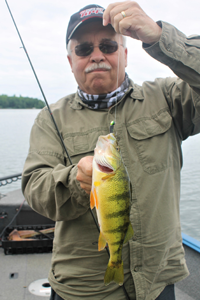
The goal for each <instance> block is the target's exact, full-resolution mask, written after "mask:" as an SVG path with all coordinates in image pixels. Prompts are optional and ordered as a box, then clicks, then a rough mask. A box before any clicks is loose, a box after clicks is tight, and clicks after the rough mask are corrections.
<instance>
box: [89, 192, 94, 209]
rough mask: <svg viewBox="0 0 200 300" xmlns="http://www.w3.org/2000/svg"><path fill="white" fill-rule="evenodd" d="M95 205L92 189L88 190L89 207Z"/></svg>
mask: <svg viewBox="0 0 200 300" xmlns="http://www.w3.org/2000/svg"><path fill="white" fill-rule="evenodd" d="M94 207H95V200H94V194H93V191H91V192H90V208H91V209H93V208H94Z"/></svg>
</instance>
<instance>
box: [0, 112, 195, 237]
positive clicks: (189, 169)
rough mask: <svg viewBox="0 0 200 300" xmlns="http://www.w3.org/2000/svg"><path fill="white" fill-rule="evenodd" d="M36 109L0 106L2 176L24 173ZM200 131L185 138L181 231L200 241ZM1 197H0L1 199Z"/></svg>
mask: <svg viewBox="0 0 200 300" xmlns="http://www.w3.org/2000/svg"><path fill="white" fill-rule="evenodd" d="M38 113H39V110H37V109H28V110H23V109H19V110H12V109H5V110H2V109H0V178H1V177H4V176H9V175H13V174H17V173H21V172H22V169H23V165H24V161H25V159H26V156H27V153H28V148H29V135H30V131H31V127H32V125H33V123H34V119H35V117H36V116H37V114H38ZM199 149H200V135H196V136H194V137H190V138H189V139H187V140H186V141H185V142H183V162H184V165H183V169H182V171H181V178H182V183H181V205H180V212H181V225H182V231H183V232H184V233H186V234H188V235H190V236H192V237H194V238H196V239H197V240H199V241H200V155H199V152H200V151H199ZM20 185H21V180H18V181H17V182H15V183H12V184H9V185H6V186H5V187H0V193H1V194H6V193H7V192H9V191H12V190H15V189H19V188H20ZM0 201H1V200H0Z"/></svg>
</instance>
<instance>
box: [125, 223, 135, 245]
mask: <svg viewBox="0 0 200 300" xmlns="http://www.w3.org/2000/svg"><path fill="white" fill-rule="evenodd" d="M133 235H134V231H133V227H132V225H131V222H130V223H129V226H128V229H127V232H126V235H125V238H124V242H123V244H125V243H127V242H128V241H129V240H130V239H131V238H132V237H133Z"/></svg>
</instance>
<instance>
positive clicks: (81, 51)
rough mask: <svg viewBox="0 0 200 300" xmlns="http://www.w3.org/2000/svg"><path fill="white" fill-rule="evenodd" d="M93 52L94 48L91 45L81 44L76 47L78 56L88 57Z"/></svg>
mask: <svg viewBox="0 0 200 300" xmlns="http://www.w3.org/2000/svg"><path fill="white" fill-rule="evenodd" d="M92 51H93V47H92V46H91V45H89V44H81V45H78V46H76V47H75V53H76V55H78V56H88V55H90V54H91V53H92Z"/></svg>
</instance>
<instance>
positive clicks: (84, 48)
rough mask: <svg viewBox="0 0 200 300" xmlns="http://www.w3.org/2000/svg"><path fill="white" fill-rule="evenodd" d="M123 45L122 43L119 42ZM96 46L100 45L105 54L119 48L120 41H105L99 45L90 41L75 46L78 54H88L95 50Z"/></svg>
mask: <svg viewBox="0 0 200 300" xmlns="http://www.w3.org/2000/svg"><path fill="white" fill-rule="evenodd" d="M119 45H121V46H123V45H122V44H119ZM94 47H99V50H100V51H101V52H102V53H104V54H111V53H114V52H116V51H117V50H118V43H117V42H116V41H111V40H108V41H103V42H102V43H100V44H99V46H94V45H92V44H90V43H87V42H86V43H83V44H80V45H77V46H76V47H75V53H76V55H77V56H88V55H90V54H91V53H92V52H93V51H94Z"/></svg>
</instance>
